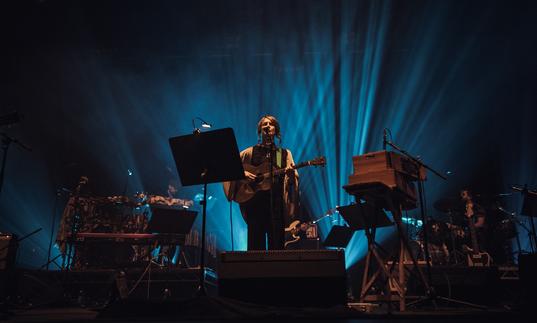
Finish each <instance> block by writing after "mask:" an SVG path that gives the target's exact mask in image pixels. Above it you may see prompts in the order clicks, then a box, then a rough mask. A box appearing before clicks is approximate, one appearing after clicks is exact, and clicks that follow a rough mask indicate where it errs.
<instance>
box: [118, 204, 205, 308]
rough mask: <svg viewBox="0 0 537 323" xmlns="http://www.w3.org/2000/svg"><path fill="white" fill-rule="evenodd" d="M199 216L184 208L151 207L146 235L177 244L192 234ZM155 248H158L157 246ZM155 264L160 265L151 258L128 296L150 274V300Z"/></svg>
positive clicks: (148, 281) (148, 287)
mask: <svg viewBox="0 0 537 323" xmlns="http://www.w3.org/2000/svg"><path fill="white" fill-rule="evenodd" d="M197 214H198V212H196V211H190V210H186V209H183V208H177V207H168V206H151V219H150V220H149V223H148V224H147V229H146V233H156V234H158V235H159V237H162V238H163V239H164V241H167V243H172V244H175V243H174V242H175V241H179V240H180V239H179V236H180V235H182V236H183V237H184V235H186V234H188V232H190V230H191V228H192V225H193V224H194V220H195V219H196V216H197ZM153 246H154V247H156V245H153ZM150 253H151V251H150ZM153 264H156V265H159V264H158V263H154V262H153V259H152V257H151V256H150V257H149V262H148V264H147V267H146V268H145V270H144V272H143V273H142V275H141V276H140V278H138V280H137V281H136V283H134V285H133V287H132V288H131V289H130V290H129V292H128V295H130V294H132V292H133V291H134V290H135V289H136V287H138V284H140V282H141V281H142V279H143V278H144V276H145V275H146V274H148V278H147V299H149V296H150V294H149V291H150V286H151V267H152V265H153ZM159 266H161V265H159ZM128 295H127V296H128Z"/></svg>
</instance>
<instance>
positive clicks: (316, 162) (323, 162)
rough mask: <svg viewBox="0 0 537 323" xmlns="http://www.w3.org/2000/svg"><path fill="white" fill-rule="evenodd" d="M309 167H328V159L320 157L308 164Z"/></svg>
mask: <svg viewBox="0 0 537 323" xmlns="http://www.w3.org/2000/svg"><path fill="white" fill-rule="evenodd" d="M308 165H311V166H325V165H326V158H325V157H324V156H319V157H317V158H315V159H312V160H310V161H309V162H308Z"/></svg>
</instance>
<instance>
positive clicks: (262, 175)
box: [233, 156, 326, 204]
mask: <svg viewBox="0 0 537 323" xmlns="http://www.w3.org/2000/svg"><path fill="white" fill-rule="evenodd" d="M324 165H326V159H325V158H324V157H323V156H321V157H317V158H315V159H313V160H309V161H307V162H303V163H300V164H297V165H295V166H293V168H294V169H299V168H302V167H305V166H324ZM243 167H244V170H245V171H248V172H250V173H252V174H255V175H256V180H255V181H251V180H248V179H242V180H240V181H237V183H236V185H237V186H236V193H235V197H234V198H233V200H234V201H235V202H237V203H239V204H242V203H245V202H247V201H249V200H250V199H251V198H252V197H254V195H255V194H256V193H257V192H259V191H268V190H270V182H271V180H270V163H269V162H268V161H265V162H263V163H261V164H260V165H258V166H252V165H249V164H243ZM284 174H285V169H284V168H274V169H273V170H272V176H273V177H276V176H280V175H284Z"/></svg>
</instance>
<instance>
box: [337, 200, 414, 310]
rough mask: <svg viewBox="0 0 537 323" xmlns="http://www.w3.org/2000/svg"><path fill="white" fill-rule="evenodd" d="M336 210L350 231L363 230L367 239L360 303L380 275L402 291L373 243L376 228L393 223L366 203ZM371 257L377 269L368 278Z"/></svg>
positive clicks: (377, 245)
mask: <svg viewBox="0 0 537 323" xmlns="http://www.w3.org/2000/svg"><path fill="white" fill-rule="evenodd" d="M337 210H338V211H339V213H340V214H341V215H342V216H343V219H345V221H346V222H347V223H348V224H349V226H350V229H352V230H354V231H358V230H364V232H365V235H366V238H367V255H366V259H365V267H364V268H365V269H364V273H363V278H362V289H361V291H360V302H364V301H365V297H366V295H367V293H368V292H369V291H370V289H371V288H372V287H373V284H374V283H375V282H376V281H377V279H378V278H379V277H380V275H381V274H382V273H383V274H384V276H385V278H386V280H387V281H388V279H391V280H392V281H393V282H394V284H395V285H396V288H397V289H401V290H402V288H403V287H402V286H400V285H399V283H398V281H397V280H396V279H393V277H392V276H393V274H392V272H391V270H390V271H389V270H388V269H387V268H386V266H385V265H386V264H385V261H384V260H383V259H382V257H381V256H380V254H379V252H378V249H382V247H381V246H380V245H379V244H378V243H377V242H376V241H375V235H376V230H377V228H381V227H387V226H392V225H393V222H392V221H391V220H390V219H389V218H388V216H387V215H386V213H385V212H384V211H383V210H382V209H381V208H379V207H375V206H374V205H371V204H368V203H360V204H351V205H347V206H340V207H338V208H337ZM371 257H373V258H374V259H375V260H376V261H377V263H378V266H379V267H378V268H377V270H376V272H375V273H374V274H373V275H372V276H371V277H369V267H370V265H371Z"/></svg>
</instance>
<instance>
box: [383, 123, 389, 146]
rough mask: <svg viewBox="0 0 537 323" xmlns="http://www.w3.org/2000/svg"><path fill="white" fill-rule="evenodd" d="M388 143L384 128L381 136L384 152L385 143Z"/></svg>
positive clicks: (386, 130)
mask: <svg viewBox="0 0 537 323" xmlns="http://www.w3.org/2000/svg"><path fill="white" fill-rule="evenodd" d="M387 142H388V129H387V128H384V130H383V136H382V150H386V143H387Z"/></svg>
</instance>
